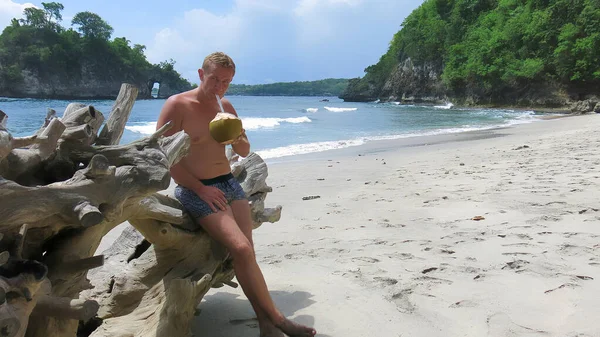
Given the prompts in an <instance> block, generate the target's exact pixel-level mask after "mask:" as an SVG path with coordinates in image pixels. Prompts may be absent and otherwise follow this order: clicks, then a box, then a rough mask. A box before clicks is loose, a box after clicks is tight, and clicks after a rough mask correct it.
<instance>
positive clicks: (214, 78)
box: [198, 65, 233, 97]
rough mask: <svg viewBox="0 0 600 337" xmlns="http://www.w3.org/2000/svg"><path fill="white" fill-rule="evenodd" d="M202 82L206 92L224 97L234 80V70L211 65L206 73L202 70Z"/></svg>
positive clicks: (200, 71)
mask: <svg viewBox="0 0 600 337" xmlns="http://www.w3.org/2000/svg"><path fill="white" fill-rule="evenodd" d="M198 72H199V73H200V80H201V81H202V85H203V86H204V88H205V90H206V91H208V92H210V93H211V94H213V95H214V94H217V95H219V97H223V96H224V95H225V92H226V91H227V89H228V88H229V84H230V83H231V81H232V80H233V69H231V68H224V67H220V66H217V65H211V66H209V67H208V69H207V70H206V71H204V70H203V69H200V70H199V71H198Z"/></svg>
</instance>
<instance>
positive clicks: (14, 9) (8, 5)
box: [0, 0, 35, 31]
mask: <svg viewBox="0 0 600 337" xmlns="http://www.w3.org/2000/svg"><path fill="white" fill-rule="evenodd" d="M27 7H35V6H34V5H33V4H32V3H28V2H27V3H23V4H21V3H17V2H13V1H12V0H0V31H1V30H2V29H4V27H6V26H8V25H10V20H12V19H13V18H17V19H20V18H22V17H23V10H24V9H25V8H27Z"/></svg>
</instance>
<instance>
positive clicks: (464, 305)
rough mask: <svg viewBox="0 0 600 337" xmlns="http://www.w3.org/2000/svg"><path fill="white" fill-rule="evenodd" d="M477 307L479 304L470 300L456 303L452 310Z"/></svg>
mask: <svg viewBox="0 0 600 337" xmlns="http://www.w3.org/2000/svg"><path fill="white" fill-rule="evenodd" d="M476 306H477V303H475V302H473V301H469V300H462V301H458V302H456V303H452V304H451V305H450V308H474V307H476Z"/></svg>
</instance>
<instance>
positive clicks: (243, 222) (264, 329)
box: [231, 199, 283, 337]
mask: <svg viewBox="0 0 600 337" xmlns="http://www.w3.org/2000/svg"><path fill="white" fill-rule="evenodd" d="M231 210H232V212H233V216H234V218H235V222H236V223H237V225H238V227H239V228H240V229H241V230H242V233H244V236H245V237H246V238H247V239H248V241H249V242H250V245H251V246H252V248H253V250H254V242H253V240H252V218H251V216H250V205H249V204H248V199H242V200H234V201H232V202H231ZM233 263H234V265H235V261H234V262H233ZM250 304H252V308H253V309H254V312H255V313H256V318H257V319H258V326H259V328H260V332H261V336H281V337H283V333H282V332H281V331H280V330H279V329H277V328H276V327H275V325H273V323H272V322H271V319H270V318H269V317H268V316H267V314H266V313H265V312H264V311H263V310H262V309H261V308H260V307H259V306H258V305H256V304H255V303H252V302H250Z"/></svg>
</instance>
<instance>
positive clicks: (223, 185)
mask: <svg viewBox="0 0 600 337" xmlns="http://www.w3.org/2000/svg"><path fill="white" fill-rule="evenodd" d="M234 74H235V63H234V62H233V60H232V59H231V58H230V57H229V56H227V55H226V54H224V53H221V52H216V53H213V54H210V55H208V56H207V57H206V58H205V59H204V63H203V64H202V68H201V69H198V75H199V76H200V86H199V87H198V88H196V89H193V90H190V91H187V92H184V93H181V94H177V95H174V96H171V97H169V99H167V101H166V102H165V105H164V106H163V109H162V111H161V112H160V116H159V118H158V122H157V129H158V128H160V127H161V126H162V125H164V124H165V123H167V122H168V121H172V122H173V124H174V127H173V128H171V130H169V132H167V134H166V135H167V136H168V135H171V134H173V133H175V132H177V131H180V130H184V131H185V132H186V133H187V134H188V135H189V136H190V138H191V146H190V150H189V153H188V155H187V156H186V157H184V158H183V159H182V160H181V161H179V163H177V164H176V165H174V166H173V167H172V168H171V176H172V177H173V179H174V180H175V182H176V183H177V184H178V186H177V187H176V189H175V197H176V198H177V199H178V200H179V201H180V202H181V204H182V205H183V206H184V207H185V208H186V209H187V210H188V212H189V213H190V214H191V215H192V216H193V217H194V218H195V219H196V221H197V222H198V223H199V224H200V225H201V226H202V228H204V230H206V232H207V233H208V234H209V235H210V236H211V237H212V238H214V239H215V240H216V241H218V242H220V243H221V244H223V245H224V246H225V247H226V248H227V249H228V251H229V253H230V255H231V257H232V258H233V264H234V271H235V274H236V277H237V280H238V281H239V283H240V285H241V286H242V289H243V291H244V293H245V294H246V296H247V297H248V299H249V300H250V303H251V304H252V307H253V308H254V311H255V312H256V316H257V318H258V322H259V327H260V335H261V337H282V336H283V334H284V333H285V334H286V335H289V336H307V337H308V336H313V335H315V334H316V331H315V330H314V329H312V328H309V327H306V326H303V325H300V324H297V323H295V322H293V321H291V320H289V319H287V318H285V317H284V316H283V315H282V314H281V312H279V310H278V309H277V308H276V307H275V304H274V303H273V300H272V299H271V295H270V294H269V290H268V289H267V285H266V283H265V280H264V277H263V275H262V272H261V270H260V268H259V266H258V263H257V262H256V258H255V255H254V248H253V242H252V219H251V217H250V207H249V205H248V200H247V199H246V198H245V195H244V191H243V189H242V187H241V186H240V185H239V183H238V182H237V181H236V180H235V178H233V175H231V168H230V166H229V161H228V160H227V157H226V155H225V145H224V144H220V143H217V142H216V141H215V140H214V139H213V138H212V137H211V136H210V133H209V131H208V125H209V123H210V121H211V120H212V119H213V118H215V116H216V114H217V112H218V111H220V108H219V103H218V102H217V98H216V96H215V95H218V96H219V97H221V102H222V104H223V109H224V110H225V112H229V113H232V114H234V115H236V116H237V112H236V111H235V109H234V108H233V106H232V105H231V103H230V102H229V100H227V99H225V98H222V97H223V96H224V95H225V92H226V91H227V89H228V88H229V84H230V83H231V81H232V80H233V76H234ZM231 146H232V148H233V151H234V152H236V153H237V154H239V155H240V156H242V157H246V156H247V155H248V154H249V152H250V143H249V141H248V138H247V137H246V134H245V132H243V131H242V134H241V135H240V136H239V137H238V138H237V139H235V140H233V141H232V143H231Z"/></svg>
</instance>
